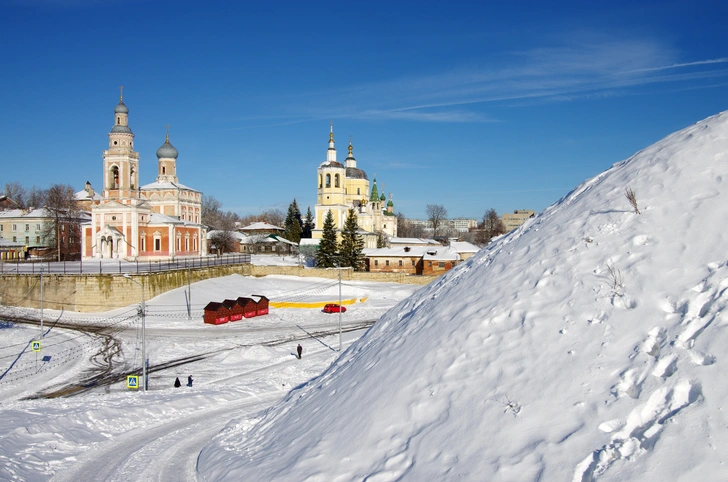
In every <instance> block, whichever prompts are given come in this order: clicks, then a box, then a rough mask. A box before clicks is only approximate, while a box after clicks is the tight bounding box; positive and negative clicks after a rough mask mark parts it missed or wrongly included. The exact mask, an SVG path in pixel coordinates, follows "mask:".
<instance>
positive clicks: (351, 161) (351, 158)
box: [346, 136, 356, 168]
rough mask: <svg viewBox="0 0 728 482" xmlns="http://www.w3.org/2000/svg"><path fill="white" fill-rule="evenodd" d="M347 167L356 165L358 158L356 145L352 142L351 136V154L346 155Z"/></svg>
mask: <svg viewBox="0 0 728 482" xmlns="http://www.w3.org/2000/svg"><path fill="white" fill-rule="evenodd" d="M346 167H347V168H348V167H356V159H354V146H353V145H352V143H351V136H349V155H348V156H346Z"/></svg>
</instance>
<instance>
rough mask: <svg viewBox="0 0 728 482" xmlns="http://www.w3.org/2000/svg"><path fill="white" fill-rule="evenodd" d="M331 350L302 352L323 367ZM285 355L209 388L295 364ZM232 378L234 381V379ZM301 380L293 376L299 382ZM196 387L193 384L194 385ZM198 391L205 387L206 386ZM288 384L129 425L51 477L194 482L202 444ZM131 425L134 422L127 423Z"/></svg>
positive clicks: (68, 481) (61, 480)
mask: <svg viewBox="0 0 728 482" xmlns="http://www.w3.org/2000/svg"><path fill="white" fill-rule="evenodd" d="M334 356H335V355H333V354H332V351H331V350H330V349H329V348H326V347H325V345H322V347H321V348H319V349H316V350H312V351H311V352H310V353H307V356H306V357H305V358H306V362H307V363H308V364H309V365H310V366H315V367H320V369H321V370H323V369H324V368H325V367H326V366H328V365H329V364H330V363H331V361H332V359H333V357H334ZM300 364H301V361H299V360H298V359H296V358H293V357H290V358H288V359H286V360H284V361H282V362H278V363H273V364H271V365H269V366H266V367H264V368H260V369H256V370H251V371H249V372H247V373H241V374H237V375H229V376H225V377H222V378H219V379H217V380H214V381H211V382H210V384H209V385H208V386H212V385H219V384H227V383H230V382H237V383H245V381H246V379H248V378H253V377H255V378H267V377H272V376H274V373H279V372H281V371H282V370H284V369H286V368H287V367H295V366H297V365H300ZM234 379H237V380H234ZM304 381H306V380H305V379H301V380H294V381H293V382H294V383H302V382H304ZM196 389H198V388H196ZM199 389H201V390H204V389H205V386H202V387H200V388H199ZM287 390H288V388H280V389H278V390H271V391H269V392H268V393H266V394H260V393H257V394H254V395H251V396H248V397H245V398H242V399H239V400H236V401H232V402H231V401H225V400H222V401H219V402H217V406H215V407H210V406H207V407H205V408H204V409H201V410H196V411H192V412H189V413H187V414H186V415H182V416H177V415H175V418H174V420H171V421H168V422H164V423H159V424H157V425H154V426H146V427H140V428H134V429H131V430H129V431H127V432H125V433H124V434H122V435H119V436H115V437H113V438H111V439H109V440H108V441H106V442H104V443H101V444H99V445H97V446H96V447H95V448H93V449H91V450H88V451H87V452H85V453H84V454H83V455H82V456H79V457H77V459H76V461H75V462H74V463H73V465H72V466H71V467H68V468H65V469H63V470H62V471H60V473H58V474H57V475H55V476H54V477H53V478H52V479H51V480H53V481H57V482H77V481H79V480H93V481H96V482H99V481H107V482H117V481H118V482H122V481H123V482H128V481H130V480H139V481H157V482H198V481H202V480H204V479H202V477H201V476H200V475H199V474H198V472H197V468H196V466H197V457H198V455H199V453H200V451H201V450H202V448H203V447H204V446H205V444H206V443H207V442H209V441H210V440H211V439H212V438H213V437H214V436H215V435H216V434H218V433H219V432H220V431H221V430H222V429H223V428H224V427H225V425H227V423H228V422H230V421H231V420H232V419H235V418H240V417H245V416H251V415H253V414H255V413H257V412H260V411H261V410H264V409H266V408H267V407H269V406H271V405H272V404H273V403H275V402H276V401H277V400H279V399H280V398H281V397H282V396H283V395H284V394H285V393H287ZM130 423H133V421H130Z"/></svg>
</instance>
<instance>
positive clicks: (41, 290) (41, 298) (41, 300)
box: [40, 263, 43, 338]
mask: <svg viewBox="0 0 728 482" xmlns="http://www.w3.org/2000/svg"><path fill="white" fill-rule="evenodd" d="M40 337H41V338H43V263H41V265H40Z"/></svg>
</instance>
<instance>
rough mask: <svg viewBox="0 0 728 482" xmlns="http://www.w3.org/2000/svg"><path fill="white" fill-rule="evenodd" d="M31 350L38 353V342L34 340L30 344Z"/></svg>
mask: <svg viewBox="0 0 728 482" xmlns="http://www.w3.org/2000/svg"><path fill="white" fill-rule="evenodd" d="M31 349H32V350H33V351H40V341H38V340H36V341H34V342H33V343H32V344H31Z"/></svg>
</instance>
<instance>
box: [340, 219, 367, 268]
mask: <svg viewBox="0 0 728 482" xmlns="http://www.w3.org/2000/svg"><path fill="white" fill-rule="evenodd" d="M358 231H359V225H358V224H357V222H356V211H354V209H349V215H348V216H347V217H346V223H344V229H343V230H342V231H341V248H340V253H341V265H342V266H351V267H353V268H354V270H355V271H360V270H362V269H363V268H364V257H363V256H362V254H361V253H362V251H363V250H364V239H362V237H361V236H360V235H359V232H358Z"/></svg>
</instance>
